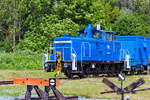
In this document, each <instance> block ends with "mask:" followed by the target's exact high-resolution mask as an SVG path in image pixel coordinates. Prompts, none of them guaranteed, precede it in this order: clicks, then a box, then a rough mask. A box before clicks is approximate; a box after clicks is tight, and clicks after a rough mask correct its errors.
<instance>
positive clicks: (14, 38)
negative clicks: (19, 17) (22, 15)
mask: <svg viewBox="0 0 150 100" xmlns="http://www.w3.org/2000/svg"><path fill="white" fill-rule="evenodd" d="M13 10H14V16H13V19H14V24H13V28H14V29H13V30H14V32H13V51H14V49H15V46H16V2H15V0H13Z"/></svg>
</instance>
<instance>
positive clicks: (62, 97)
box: [52, 87, 66, 100]
mask: <svg viewBox="0 0 150 100" xmlns="http://www.w3.org/2000/svg"><path fill="white" fill-rule="evenodd" d="M52 90H53V93H54V95H55V96H56V98H57V99H58V100H66V99H65V97H64V96H63V94H61V93H60V92H59V91H58V90H57V89H56V88H55V87H54V88H52Z"/></svg>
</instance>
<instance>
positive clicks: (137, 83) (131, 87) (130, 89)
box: [124, 78, 145, 92]
mask: <svg viewBox="0 0 150 100" xmlns="http://www.w3.org/2000/svg"><path fill="white" fill-rule="evenodd" d="M144 83H145V81H144V79H143V78H140V79H138V80H137V81H136V82H133V83H132V84H131V85H129V86H127V87H126V88H124V90H125V91H126V92H127V91H133V90H134V89H135V88H137V87H139V86H141V85H142V84H144Z"/></svg>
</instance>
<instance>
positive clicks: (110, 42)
mask: <svg viewBox="0 0 150 100" xmlns="http://www.w3.org/2000/svg"><path fill="white" fill-rule="evenodd" d="M78 32H79V34H78V36H76V37H70V36H67V35H65V36H64V37H57V38H55V39H54V51H53V52H54V55H53V56H51V57H50V60H56V52H57V51H60V52H61V56H62V61H72V53H75V55H76V61H125V59H126V55H130V64H131V66H143V65H144V66H146V65H147V64H148V58H149V38H148V37H144V36H116V39H115V40H114V32H112V31H105V30H96V29H94V28H92V26H91V24H89V25H88V27H86V28H85V29H84V30H79V31H78ZM95 34H96V35H98V36H97V37H94V35H95Z"/></svg>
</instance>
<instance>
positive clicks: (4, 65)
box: [0, 50, 43, 69]
mask: <svg viewBox="0 0 150 100" xmlns="http://www.w3.org/2000/svg"><path fill="white" fill-rule="evenodd" d="M42 67H43V56H42V54H41V53H37V52H31V51H29V50H26V51H16V52H15V53H7V52H5V51H1V52H0V69H42Z"/></svg>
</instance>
